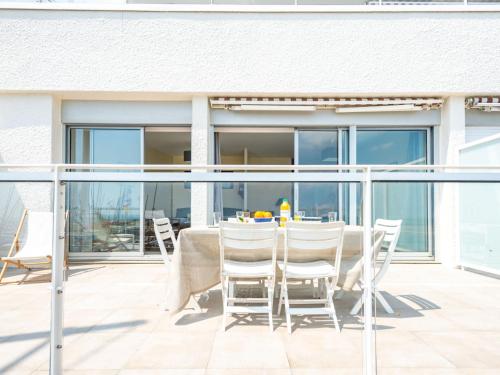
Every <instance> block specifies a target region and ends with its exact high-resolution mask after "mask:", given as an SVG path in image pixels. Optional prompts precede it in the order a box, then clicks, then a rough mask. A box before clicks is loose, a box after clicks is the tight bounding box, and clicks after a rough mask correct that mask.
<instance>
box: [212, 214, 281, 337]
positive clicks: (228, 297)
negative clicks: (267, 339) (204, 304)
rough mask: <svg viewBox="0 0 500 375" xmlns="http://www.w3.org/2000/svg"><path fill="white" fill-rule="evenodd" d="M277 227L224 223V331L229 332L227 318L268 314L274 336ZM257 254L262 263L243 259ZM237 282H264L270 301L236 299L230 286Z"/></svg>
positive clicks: (260, 224) (221, 255) (220, 235)
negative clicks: (229, 315)
mask: <svg viewBox="0 0 500 375" xmlns="http://www.w3.org/2000/svg"><path fill="white" fill-rule="evenodd" d="M277 227H278V226H277V223H275V222H270V223H229V222H224V221H221V222H220V226H219V243H220V269H221V273H220V278H221V284H222V302H223V320H222V325H223V329H224V330H225V329H226V316H227V315H228V314H233V313H236V314H238V313H239V314H266V313H267V314H268V317H269V328H270V330H271V332H272V331H273V329H274V327H273V296H274V284H275V277H276V247H277ZM257 251H258V252H259V256H258V258H260V259H259V260H255V261H254V260H246V259H245V258H244V257H242V255H243V256H244V255H245V254H246V255H249V254H252V253H255V252H257ZM233 280H234V281H237V280H259V281H260V280H263V281H264V282H267V298H266V297H261V298H238V297H237V296H233V295H232V294H231V293H230V290H229V289H230V288H229V285H230V282H232V281H233ZM237 304H240V305H237ZM241 304H246V305H241ZM254 304H257V305H254ZM259 304H260V305H259Z"/></svg>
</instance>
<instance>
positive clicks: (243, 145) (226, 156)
mask: <svg viewBox="0 0 500 375" xmlns="http://www.w3.org/2000/svg"><path fill="white" fill-rule="evenodd" d="M293 142H294V135H293V133H291V132H287V133H254V132H251V133H225V132H224V133H218V134H217V135H216V161H217V163H218V164H255V165H258V164H270V165H280V164H284V165H292V164H293ZM270 173H272V172H270ZM283 198H287V199H288V201H289V202H290V204H291V205H292V206H293V183H239V182H234V183H233V182H229V183H221V184H216V185H215V208H214V210H215V211H219V212H222V214H223V217H224V218H228V217H234V216H235V215H236V211H240V210H248V211H250V212H255V211H270V212H272V213H273V215H279V206H280V204H281V200H282V199H283ZM292 211H293V207H292Z"/></svg>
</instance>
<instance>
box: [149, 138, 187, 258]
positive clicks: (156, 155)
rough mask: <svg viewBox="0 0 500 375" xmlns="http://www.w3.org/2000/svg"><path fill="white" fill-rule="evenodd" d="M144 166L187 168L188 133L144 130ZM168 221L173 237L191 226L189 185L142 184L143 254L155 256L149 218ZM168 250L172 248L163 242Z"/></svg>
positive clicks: (151, 225)
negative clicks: (158, 165) (166, 219)
mask: <svg viewBox="0 0 500 375" xmlns="http://www.w3.org/2000/svg"><path fill="white" fill-rule="evenodd" d="M144 161H145V164H167V165H168V164H186V165H188V164H190V163H191V133H190V132H188V131H171V130H170V129H168V128H146V129H145V132H144ZM160 217H168V218H169V219H170V222H171V223H172V226H173V228H174V231H175V232H176V234H177V233H178V231H179V230H180V229H183V228H187V227H189V226H190V223H191V184H190V183H182V182H174V183H170V182H161V183H155V182H151V183H149V182H148V183H145V184H144V251H145V252H151V251H154V252H159V251H160V249H159V247H158V242H157V239H156V235H155V233H154V226H153V218H160ZM164 242H165V245H166V246H167V248H168V249H169V250H173V244H172V242H171V241H170V239H169V240H166V241H164Z"/></svg>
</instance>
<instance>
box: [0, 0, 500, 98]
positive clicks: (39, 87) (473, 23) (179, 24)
mask: <svg viewBox="0 0 500 375" xmlns="http://www.w3.org/2000/svg"><path fill="white" fill-rule="evenodd" d="M0 56H2V58H1V59H0V72H1V77H2V79H1V80H0V91H4V92H5V91H7V92H8V91H44V92H47V91H50V92H77V91H89V92H139V93H141V92H158V93H184V94H223V93H232V94H260V95H262V94H275V95H279V94H282V95H283V94H286V95H292V94H297V95H300V94H307V95H314V94H316V95H358V94H360V95H361V94H366V95H379V94H386V95H398V94H406V95H414V94H427V95H452V94H454V95H458V94H467V95H472V94H495V93H498V92H499V91H500V74H498V62H499V61H500V12H432V11H429V12H418V13H417V12H401V13H394V12H392V13H389V12H388V13H382V12H377V13H369V12H362V13H334V12H329V13H216V12H213V13H207V12H205V13H202V12H183V13H181V12H177V13H176V12H127V11H74V10H64V11H62V10H5V9H4V10H0Z"/></svg>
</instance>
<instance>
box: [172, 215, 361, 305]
mask: <svg viewBox="0 0 500 375" xmlns="http://www.w3.org/2000/svg"><path fill="white" fill-rule="evenodd" d="M283 242H284V231H283V230H282V229H281V228H280V229H279V240H278V254H277V258H278V260H282V259H283ZM362 249H363V228H362V227H358V226H349V225H348V226H346V227H345V231H344V245H343V251H342V267H341V269H342V272H341V273H342V277H341V280H340V285H342V286H343V288H344V289H345V290H350V289H351V288H352V286H353V285H354V284H355V283H356V281H357V280H358V279H359V277H360V272H361V268H360V267H359V259H361V254H362ZM255 255H256V257H257V258H258V253H255ZM357 263H358V264H357ZM170 266H171V268H170V273H169V277H168V294H167V309H168V310H169V311H170V312H171V313H176V312H178V311H180V310H181V309H182V308H183V307H184V306H185V305H186V303H187V302H188V301H189V298H190V296H191V295H192V294H195V293H200V292H204V291H206V290H208V289H210V288H211V287H213V286H215V285H217V284H218V283H219V282H220V255H219V229H218V228H208V227H207V228H186V229H183V230H181V231H180V233H179V249H178V251H177V252H174V254H173V257H172V262H171V264H170Z"/></svg>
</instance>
